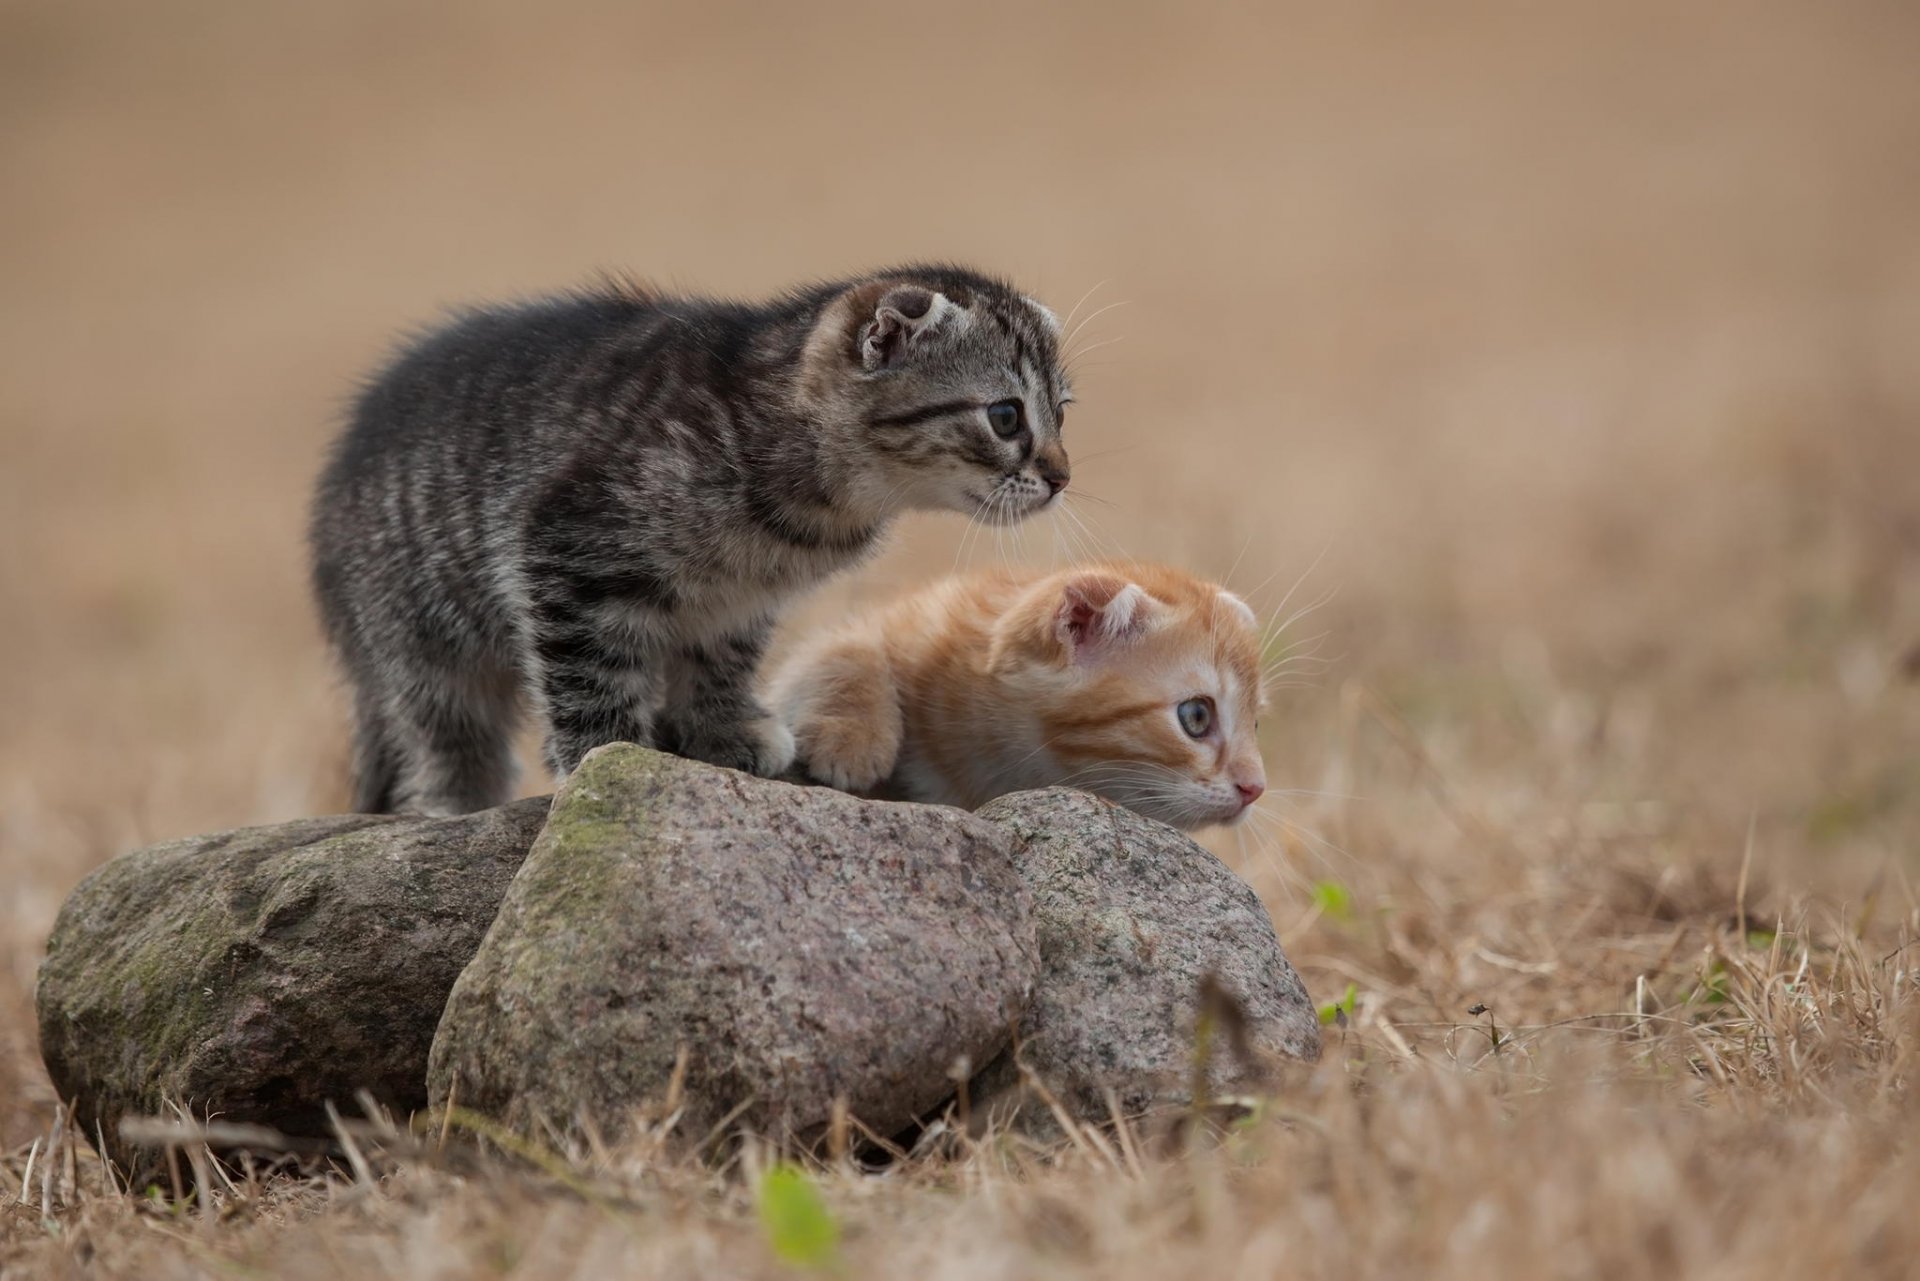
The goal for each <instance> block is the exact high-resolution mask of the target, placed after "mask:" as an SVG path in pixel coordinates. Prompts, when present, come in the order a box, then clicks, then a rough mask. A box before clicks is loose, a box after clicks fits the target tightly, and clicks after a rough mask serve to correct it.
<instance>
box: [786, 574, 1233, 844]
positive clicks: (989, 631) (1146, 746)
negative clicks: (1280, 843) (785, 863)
mask: <svg viewBox="0 0 1920 1281" xmlns="http://www.w3.org/2000/svg"><path fill="white" fill-rule="evenodd" d="M1195 698H1204V699H1207V700H1209V701H1210V703H1211V705H1212V707H1213V709H1214V716H1213V725H1212V726H1211V728H1210V730H1209V732H1208V733H1206V734H1205V735H1203V736H1201V737H1198V738H1195V737H1193V736H1191V735H1189V734H1187V733H1186V732H1184V731H1183V730H1182V728H1181V725H1180V721H1179V717H1178V710H1177V709H1178V708H1179V705H1180V704H1181V703H1183V702H1185V701H1187V700H1190V699H1195ZM1261 698H1262V695H1261V663H1260V641H1259V635H1258V631H1257V629H1256V627H1255V625H1254V617H1253V613H1252V611H1251V610H1250V609H1248V607H1247V606H1246V604H1245V603H1244V602H1243V601H1241V600H1240V598H1239V597H1237V596H1234V595H1233V594H1232V593H1230V592H1228V591H1226V590H1225V589H1224V588H1221V587H1219V586H1217V585H1216V584H1213V583H1208V582H1205V581H1203V580H1201V579H1198V578H1195V577H1193V576H1192V575H1190V574H1186V573H1183V572H1182V571H1180V570H1177V569H1170V568H1167V567H1165V566H1159V565H1143V564H1134V563H1124V562H1116V563H1105V564H1097V565H1088V566H1081V567H1077V568H1074V569H1068V570H1056V571H1051V572H1046V571H1024V572H1021V571H1007V570H999V571H990V572H984V573H978V574H971V575H967V576H963V577H958V578H951V579H948V580H946V581H944V582H941V583H938V584H936V585H934V586H933V587H930V588H928V589H926V590H924V591H921V592H918V593H916V594H914V595H911V596H908V597H906V598H904V599H902V600H899V601H895V602H893V603H892V604H889V605H887V606H885V607H883V608H881V609H878V610H876V611H874V612H872V613H870V614H867V615H865V616H863V617H861V618H858V619H855V620H854V621H852V622H851V623H849V624H847V625H846V626H844V627H842V628H840V629H838V630H837V631H834V632H831V633H829V634H827V635H824V636H822V637H820V638H819V639H817V640H815V641H814V642H812V643H811V644H809V645H807V646H806V647H804V648H803V649H801V650H800V651H799V652H797V653H796V654H795V655H794V656H793V657H792V658H791V659H790V660H789V661H788V662H786V663H783V664H782V665H781V666H780V669H779V671H777V672H776V673H775V674H774V675H773V677H772V679H771V681H770V682H769V702H770V703H771V705H772V706H773V707H774V709H775V710H776V711H777V712H778V713H779V715H780V716H781V717H782V718H783V719H784V720H785V721H786V723H787V726H788V728H789V729H790V730H791V731H792V732H793V735H794V738H795V741H796V744H797V748H798V753H799V758H800V760H801V762H802V763H803V764H804V766H805V767H806V769H807V770H808V772H809V773H810V774H811V775H812V776H813V777H814V778H817V779H819V780H820V781H822V782H825V783H829V784H831V785H833V786H835V787H839V788H843V789H845V790H849V791H855V792H863V793H869V794H878V795H893V796H899V797H903V798H905V799H909V800H919V801H931V802H936V803H941V804H948V805H960V806H964V807H966V808H969V809H972V808H975V807H977V806H979V805H982V804H984V803H986V802H987V801H989V800H991V799H993V798H994V797H996V796H1000V795H1003V794H1005V793H1007V792H1014V791H1020V790H1023V789H1026V788H1035V787H1049V786H1053V785H1056V784H1069V785H1072V786H1077V787H1082V788H1084V789H1085V790H1087V791H1091V792H1094V793H1096V794H1098V795H1101V796H1105V797H1107V798H1108V799H1109V800H1113V801H1115V802H1118V803H1120V804H1123V805H1127V806H1129V807H1130V808H1133V809H1136V810H1139V811H1140V812H1141V813H1143V814H1147V815H1149V816H1151V817H1153V818H1158V819H1161V820H1162V821H1164V822H1168V823H1172V824H1174V825H1175V826H1178V827H1183V828H1194V827H1204V826H1207V825H1209V824H1213V823H1231V822H1234V821H1236V820H1238V819H1239V818H1240V817H1241V816H1242V815H1243V814H1244V813H1245V810H1246V806H1247V805H1249V804H1251V802H1252V800H1253V799H1254V798H1257V797H1258V796H1259V794H1260V792H1261V791H1262V790H1263V789H1264V788H1265V786H1266V774H1265V770H1264V768H1263V767H1262V764H1261V760H1260V747H1259V743H1258V740H1257V738H1256V733H1255V729H1256V725H1255V720H1256V717H1257V716H1258V713H1259V708H1260V705H1261Z"/></svg>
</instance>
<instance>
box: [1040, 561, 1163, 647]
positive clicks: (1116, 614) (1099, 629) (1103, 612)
mask: <svg viewBox="0 0 1920 1281" xmlns="http://www.w3.org/2000/svg"><path fill="white" fill-rule="evenodd" d="M1152 608H1153V598H1152V597H1151V596H1148V595H1147V593H1146V592H1145V591H1143V590H1142V589H1141V587H1140V585H1139V584H1138V583H1130V582H1128V581H1127V580H1126V579H1124V578H1122V577H1120V576H1119V575H1118V574H1106V573H1099V572H1094V573H1086V574H1075V575H1074V576H1073V577H1071V578H1069V579H1068V580H1067V581H1066V582H1065V583H1064V584H1063V585H1062V586H1061V588H1060V603H1059V605H1058V606H1056V607H1055V609H1054V614H1053V634H1054V638H1055V639H1056V640H1058V641H1059V642H1060V643H1061V645H1063V646H1064V647H1065V648H1066V651H1067V655H1068V657H1070V658H1072V659H1073V660H1074V661H1075V662H1084V661H1086V660H1088V659H1092V658H1094V657H1097V656H1098V655H1100V654H1102V653H1104V652H1106V651H1107V650H1109V649H1111V648H1112V647H1113V646H1115V645H1119V644H1123V643H1125V642H1126V641H1129V640H1132V639H1133V638H1134V637H1136V636H1138V635H1140V633H1141V632H1143V631H1145V630H1146V625H1147V616H1148V614H1149V612H1150V611H1151V610H1152Z"/></svg>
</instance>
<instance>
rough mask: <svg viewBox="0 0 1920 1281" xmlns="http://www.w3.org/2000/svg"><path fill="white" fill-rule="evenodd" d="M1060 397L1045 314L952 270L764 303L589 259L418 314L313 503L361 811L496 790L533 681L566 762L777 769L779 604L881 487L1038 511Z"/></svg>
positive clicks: (905, 494)
mask: <svg viewBox="0 0 1920 1281" xmlns="http://www.w3.org/2000/svg"><path fill="white" fill-rule="evenodd" d="M1070 399H1071V394H1070V392H1069V389H1068V386H1067V380H1066V375H1065V373H1064V371H1063V370H1062V369H1061V367H1060V355H1059V326H1058V322H1057V321H1056V320H1055V319H1054V317H1053V314H1052V313H1051V312H1049V311H1048V310H1047V309H1046V308H1044V307H1042V306H1041V305H1040V304H1038V303H1036V302H1034V301H1032V300H1031V299H1029V298H1026V297H1024V296H1023V295H1021V294H1020V293H1018V292H1017V291H1016V290H1014V289H1013V288H1012V287H1011V286H1009V285H1007V284H1005V283H1003V282H1001V281H998V280H993V279H990V278H988V277H986V276H982V275H979V274H978V273H976V272H973V271H968V270H965V269H963V268H959V267H951V266H912V267H903V268H899V269H897V270H892V271H884V272H878V273H876V274H874V275H872V276H869V277H865V278H862V279H858V280H851V281H840V282H836V283H831V284H823V285H817V286H814V287H811V288H805V289H800V290H797V291H795V292H793V293H790V294H787V295H786V296H784V297H782V298H779V299H777V300H775V301H773V302H770V303H767V304H764V305H749V304H743V303H735V302H720V301H713V300H709V299H702V298H681V297H668V296H664V295H659V294H654V293H651V292H647V291H644V290H641V289H639V288H636V287H633V286H629V285H619V284H609V285H607V286H605V287H602V288H598V289H594V290H591V291H588V292H584V293H578V294H570V295H566V296H562V297H556V298H550V299H543V300H539V301H534V302H528V303H523V304H518V305H513V306H504V307H489V308H483V309H480V310H477V311H473V312H469V313H466V314H464V315H463V316H461V317H459V318H458V319H456V320H455V321H453V322H452V323H450V324H449V325H447V326H446V327H444V328H441V329H438V330H436V331H434V332H431V333H428V334H427V335H425V336H424V337H422V338H421V339H419V340H418V341H416V342H414V343H412V344H411V345H410V346H409V347H408V348H407V349H406V350H405V351H403V352H402V353H401V355H400V356H399V358H398V359H397V360H395V361H394V362H393V363H392V364H391V365H390V366H389V367H388V368H387V369H386V370H385V371H384V372H383V373H381V374H380V375H378V376H377V377H376V378H375V379H374V380H373V382H372V383H371V384H370V385H369V386H368V387H367V388H366V390H365V391H364V393H363V394H362V395H361V397H360V399H359V402H358V404H357V406H356V407H355V409H354V412H353V416H352V421H351V423H350V424H349V426H348V427H347V430H346V431H345V433H344V434H343V435H342V436H341V438H340V440H339V442H338V444H337V446H336V447H335V449H334V452H333V456H332V459H331V462H330V463H329V465H328V466H327V468H326V471H325V473H324V474H323V476H322V477H321V481H320V486H319V492H318V495H317V497H316V499H315V503H314V510H313V526H312V547H313V583H314V591H315V593H316V595H317V596H318V597H319V603H320V612H321V615H322V618H323V620H324V622H325V625H326V630H327V635H328V637H329V638H330V639H331V641H332V643H333V645H334V647H335V649H336V650H337V651H338V652H339V655H340V658H341V661H342V663H343V665H344V666H345V668H346V672H347V675H348V677H349V679H350V681H351V683H352V685H353V693H354V711H355V721H356V733H355V744H354V749H355V750H354V758H355V760H354V769H355V775H356V783H355V799H354V805H355V808H356V809H359V810H362V811H381V812H384V811H396V810H408V811H417V812H421V813H427V814H455V813H463V812H465V811H468V810H474V809H481V808H485V807H487V806H491V805H496V804H499V803H500V802H502V801H504V800H506V799H508V797H509V796H510V795H511V793H512V791H513V784H514V773H515V771H514V765H513V747H512V737H513V732H514V729H515V726H516V723H517V721H518V718H519V714H520V711H521V709H522V707H523V706H524V705H526V704H529V703H530V704H531V705H532V706H533V707H534V708H536V709H537V710H538V712H539V714H540V715H541V716H542V717H543V718H544V720H545V722H546V730H547V739H546V756H547V761H548V763H549V764H550V765H551V766H552V768H553V769H554V771H555V772H556V774H559V775H565V774H566V773H567V772H568V771H570V770H572V769H573V767H574V766H575V765H577V764H578V763H579V761H580V758H581V757H582V756H584V755H585V754H586V753H587V752H588V751H589V750H591V749H592V748H594V747H597V746H599V745H600V744H602V743H607V742H613V741H627V742H636V743H647V744H653V745H656V746H660V747H664V748H666V749H668V750H671V751H676V752H679V753H682V754H684V755H687V756H691V757H696V758H698V759H700V760H705V761H711V762H713V763H715V764H719V765H727V766H731V767H733V768H736V769H742V770H750V771H753V772H755V773H760V774H777V773H779V772H780V771H782V770H784V769H785V768H786V767H787V765H788V764H789V763H790V761H791V759H792V755H793V740H792V737H791V736H790V735H789V734H788V733H787V731H786V729H785V728H784V727H783V726H781V725H780V723H779V721H778V720H777V719H775V718H773V717H771V716H769V715H768V714H767V713H766V711H765V710H764V709H763V708H762V707H761V706H760V705H759V704H758V703H757V702H756V701H755V699H754V696H753V693H752V687H751V685H752V680H753V677H754V673H755V669H756V668H757V667H758V665H759V662H760V656H761V653H762V650H763V649H764V648H765V645H766V642H767V638H768V633H769V631H770V630H771V628H772V625H773V620H774V616H775V614H776V613H777V611H778V610H779V608H780V606H781V604H782V603H783V602H784V601H785V600H786V599H787V598H788V597H789V596H791V595H793V594H794V593H796V592H799V591H801V590H803V589H805V588H808V587H811V586H813V585H815V584H816V583H818V582H820V581H821V580H822V579H824V578H826V577H827V576H828V575H830V574H832V573H834V572H835V571H837V570H840V569H843V568H845V567H846V566H848V565H850V564H852V563H854V562H855V561H857V560H859V559H860V558H861V557H862V556H864V555H865V554H867V553H868V552H869V551H870V550H871V549H872V548H873V547H874V545H875V541H876V540H877V539H878V538H879V536H880V533H881V531H882V529H883V528H884V527H885V526H886V524H887V522H888V521H889V520H890V519H892V517H894V516H895V515H896V514H898V513H900V512H903V511H908V510H914V509H945V510H950V511H959V512H966V513H969V514H971V515H975V516H978V517H979V518H981V519H983V520H988V521H993V522H997V523H1010V522H1012V521H1016V520H1020V519H1022V518H1024V517H1026V516H1028V515H1031V514H1032V513H1034V512H1036V511H1039V510H1040V509H1041V508H1043V507H1045V506H1047V504H1048V503H1050V502H1051V501H1052V500H1053V498H1054V496H1055V495H1056V494H1058V493H1059V492H1060V491H1061V490H1062V489H1063V488H1065V486H1066V484H1067V475H1068V471H1067V455H1066V451H1065V450H1064V449H1063V448H1062V446H1061V442H1060V420H1061V414H1062V412H1063V410H1064V407H1065V405H1066V403H1067V402H1068V401H1069V400H1070Z"/></svg>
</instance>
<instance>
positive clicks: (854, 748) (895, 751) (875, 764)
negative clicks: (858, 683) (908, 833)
mask: <svg viewBox="0 0 1920 1281" xmlns="http://www.w3.org/2000/svg"><path fill="white" fill-rule="evenodd" d="M801 737H802V738H803V739H804V740H805V744H804V751H802V753H801V757H802V759H803V760H805V762H806V766H807V774H808V775H809V776H810V777H812V778H814V779H817V780H818V781H820V782H822V783H825V784H826V785H827V786H828V787H832V788H836V789H838V790H839V791H842V792H870V791H872V790H873V789H874V788H876V787H878V786H879V785H880V784H881V783H882V782H883V781H885V779H886V778H887V776H888V775H890V774H892V773H893V765H894V760H895V758H896V757H898V756H899V754H900V744H899V741H898V739H897V737H888V736H887V735H886V734H884V733H882V732H880V731H879V730H878V729H877V728H876V727H875V726H873V725H869V724H865V723H862V722H860V721H857V720H852V719H850V718H841V717H833V718H828V719H823V720H818V721H814V722H813V723H811V724H809V725H805V726H803V727H802V729H801Z"/></svg>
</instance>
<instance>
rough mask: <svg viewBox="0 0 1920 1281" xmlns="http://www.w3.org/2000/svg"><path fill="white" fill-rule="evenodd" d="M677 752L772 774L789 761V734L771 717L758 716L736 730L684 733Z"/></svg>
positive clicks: (784, 768)
mask: <svg viewBox="0 0 1920 1281" xmlns="http://www.w3.org/2000/svg"><path fill="white" fill-rule="evenodd" d="M680 755H682V756H687V757H691V758H692V759H694V760H696V761H705V762H706V763H707V764H709V765H720V766H723V767H725V768H727V769H737V770H739V771H740V772H741V773H743V774H758V775H759V776H760V777H762V778H774V777H777V776H779V775H781V774H784V773H786V772H787V767H788V766H790V765H792V764H793V735H792V734H791V733H789V732H788V731H787V727H786V726H785V725H782V724H781V723H780V722H779V721H778V720H776V719H775V718H773V717H771V716H759V717H755V718H754V719H753V720H751V721H748V722H747V723H745V724H744V725H741V726H740V727H739V732H738V733H733V734H728V733H714V732H712V731H709V730H703V731H700V732H697V733H692V734H688V735H685V736H684V737H682V739H681V741H680Z"/></svg>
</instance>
